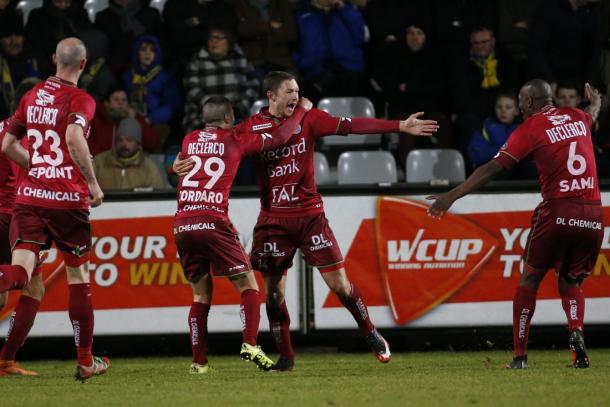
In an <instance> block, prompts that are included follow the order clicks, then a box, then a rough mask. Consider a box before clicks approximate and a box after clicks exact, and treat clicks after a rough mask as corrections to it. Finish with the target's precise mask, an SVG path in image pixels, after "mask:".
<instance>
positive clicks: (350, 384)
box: [0, 350, 610, 407]
mask: <svg viewBox="0 0 610 407" xmlns="http://www.w3.org/2000/svg"><path fill="white" fill-rule="evenodd" d="M590 357H591V361H592V364H591V368H589V369H581V370H576V369H570V368H567V367H566V366H567V365H568V361H569V354H568V352H567V351H532V352H530V355H529V358H530V369H529V370H526V371H509V370H504V369H502V366H503V365H504V363H506V362H507V361H508V360H509V359H510V358H511V354H510V353H508V352H504V351H493V352H491V351H490V352H458V353H448V352H429V353H402V354H397V355H394V358H393V360H392V362H391V363H389V364H388V365H382V364H380V363H378V362H377V361H376V360H375V359H374V358H373V356H372V355H370V354H305V353H301V354H299V355H298V358H297V366H296V369H295V371H293V372H291V373H262V372H258V371H257V370H256V368H255V367H254V365H252V364H251V363H247V362H243V361H241V360H239V358H238V357H236V356H235V357H231V356H212V357H211V359H210V362H211V365H212V366H213V367H214V369H215V371H214V372H213V373H211V374H209V375H202V376H193V375H189V374H188V373H187V369H188V366H189V360H188V359H187V358H145V359H116V360H113V363H114V365H113V367H112V370H111V371H110V372H109V373H108V374H106V375H104V376H100V377H95V378H94V379H92V380H90V381H89V382H88V383H86V384H81V383H78V382H75V381H74V379H73V378H72V373H73V370H74V363H73V362H68V361H43V362H28V363H26V364H24V365H25V367H27V368H30V369H33V370H37V371H38V372H39V373H40V374H41V377H39V378H28V377H9V378H4V377H3V378H0V406H3V407H4V406H36V407H40V406H51V405H57V406H86V407H89V406H96V405H114V406H130V405H138V406H140V405H142V406H172V407H176V406H183V405H190V406H194V405H199V406H203V407H210V406H222V407H228V406H238V405H241V406H248V407H251V406H266V407H271V406H289V407H294V406H312V407H313V406H349V407H354V406H368V407H372V406H392V405H394V406H511V407H524V406H552V407H558V406H565V405H569V406H571V407H575V406H587V407H590V406H602V405H610V386H609V385H608V383H610V350H594V351H591V352H590Z"/></svg>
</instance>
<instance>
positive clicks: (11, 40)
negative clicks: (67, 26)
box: [0, 18, 40, 119]
mask: <svg viewBox="0 0 610 407" xmlns="http://www.w3.org/2000/svg"><path fill="white" fill-rule="evenodd" d="M26 42H27V41H26V39H25V31H24V29H23V22H22V20H21V18H18V19H13V20H6V21H4V24H3V25H1V26H0V54H1V57H0V72H2V76H1V78H0V79H1V88H0V92H1V95H0V119H5V118H7V117H8V116H9V115H10V114H11V113H12V112H13V111H14V110H15V107H16V106H15V103H16V98H15V91H16V89H17V88H18V86H19V84H20V83H21V82H22V81H23V80H24V79H26V78H29V77H39V76H40V73H39V68H38V61H37V59H36V58H35V56H34V55H33V53H32V52H31V51H30V50H29V49H28V48H27V47H26Z"/></svg>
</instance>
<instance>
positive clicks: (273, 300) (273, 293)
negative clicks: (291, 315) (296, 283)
mask: <svg viewBox="0 0 610 407" xmlns="http://www.w3.org/2000/svg"><path fill="white" fill-rule="evenodd" d="M266 291H267V294H266V295H267V298H266V303H267V305H268V306H270V307H273V308H279V307H280V306H281V305H282V303H283V302H284V293H283V292H282V291H281V290H280V289H279V288H278V289H275V290H273V289H268V290H266Z"/></svg>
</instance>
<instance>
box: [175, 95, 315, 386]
mask: <svg viewBox="0 0 610 407" xmlns="http://www.w3.org/2000/svg"><path fill="white" fill-rule="evenodd" d="M299 104H300V106H299V107H298V108H297V113H295V115H294V117H293V118H292V119H291V120H290V121H289V122H288V123H286V126H282V127H281V128H280V129H278V130H276V131H274V132H273V133H272V134H268V133H264V134H251V133H237V132H236V131H235V130H233V121H234V116H233V108H232V107H231V102H230V101H229V100H228V99H227V98H225V97H223V96H215V97H211V98H210V99H208V100H207V101H206V102H205V104H204V105H203V120H204V122H205V123H206V127H205V129H203V130H196V131H193V132H191V133H190V134H188V135H187V136H186V137H185V138H184V141H183V142H182V152H181V155H182V156H183V157H186V158H190V159H191V160H192V161H193V162H194V164H195V165H194V167H193V168H192V170H190V171H189V172H188V174H186V175H185V176H184V177H182V178H181V179H180V184H179V186H178V210H177V212H176V219H175V222H174V235H175V239H176V246H177V247H178V253H179V254H180V262H181V263H182V267H183V268H184V274H185V275H186V277H187V279H188V280H189V281H190V283H191V288H192V289H193V303H192V305H191V310H190V313H189V317H188V323H189V328H190V333H191V335H190V338H191V348H192V351H193V363H192V365H191V369H190V372H191V373H194V374H200V373H207V372H208V371H209V369H210V368H209V365H208V359H207V337H206V336H207V316H208V312H209V310H210V304H211V303H212V278H211V276H210V268H212V269H213V271H214V275H216V276H226V277H229V279H230V281H231V283H232V284H233V286H234V287H235V289H236V290H237V291H238V292H239V293H240V295H241V316H242V323H243V345H242V348H241V351H240V356H241V357H242V359H245V360H251V361H253V362H254V363H255V364H256V365H257V366H258V367H259V368H260V369H262V370H269V369H271V368H272V367H273V361H272V360H271V359H269V358H268V357H267V355H265V353H264V352H263V351H262V349H261V348H260V347H259V346H256V339H257V336H258V326H259V321H260V301H259V294H258V284H257V283H256V279H255V278H254V273H253V272H252V267H251V265H250V260H249V258H248V255H247V254H246V252H245V251H244V249H243V247H242V246H241V244H240V242H239V237H238V235H237V232H236V231H235V229H234V227H233V225H232V224H231V221H230V220H229V218H228V206H229V192H230V189H231V185H232V183H233V179H234V178H235V174H236V173H237V168H238V166H239V162H240V161H241V159H242V158H243V157H244V156H246V155H250V154H255V153H260V152H261V151H263V150H267V149H270V148H277V147H279V146H281V145H282V144H284V143H285V142H286V141H287V140H288V138H289V137H291V136H292V134H293V132H294V130H295V128H296V126H297V124H298V123H299V121H300V120H301V119H302V118H303V115H304V113H305V109H307V110H309V109H311V102H309V101H308V100H306V99H304V100H302V101H301V102H299Z"/></svg>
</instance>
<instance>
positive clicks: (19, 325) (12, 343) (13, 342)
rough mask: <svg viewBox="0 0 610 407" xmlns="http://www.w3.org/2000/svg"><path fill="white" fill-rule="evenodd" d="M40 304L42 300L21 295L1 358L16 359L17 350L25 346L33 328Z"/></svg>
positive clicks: (12, 317)
mask: <svg viewBox="0 0 610 407" xmlns="http://www.w3.org/2000/svg"><path fill="white" fill-rule="evenodd" d="M39 306H40V301H38V300H37V299H35V298H32V297H28V296H26V295H21V297H19V302H17V306H16V307H15V311H13V315H12V316H11V320H10V322H9V326H10V328H9V331H8V334H7V335H6V341H5V342H4V346H3V347H2V352H1V353H0V359H2V360H15V356H16V355H17V351H18V350H19V349H20V348H21V347H22V346H23V343H24V342H25V338H26V337H27V336H28V333H29V332H30V329H32V325H33V324H34V318H36V313H37V312H38V307H39Z"/></svg>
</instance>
